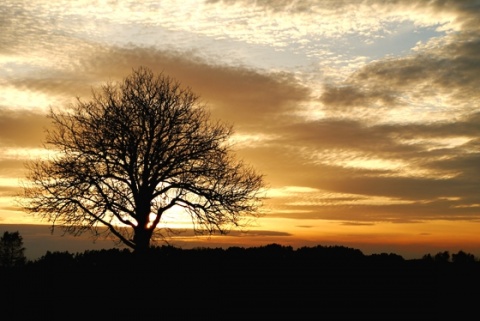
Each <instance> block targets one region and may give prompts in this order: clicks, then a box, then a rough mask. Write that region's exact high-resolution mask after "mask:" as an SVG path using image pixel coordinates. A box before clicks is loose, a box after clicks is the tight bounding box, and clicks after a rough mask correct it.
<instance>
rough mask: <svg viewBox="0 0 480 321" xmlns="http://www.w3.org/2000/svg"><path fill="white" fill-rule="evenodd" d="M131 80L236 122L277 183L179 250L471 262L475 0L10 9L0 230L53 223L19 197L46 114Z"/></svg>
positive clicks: (477, 157) (28, 234)
mask: <svg viewBox="0 0 480 321" xmlns="http://www.w3.org/2000/svg"><path fill="white" fill-rule="evenodd" d="M139 66H146V67H148V68H150V69H152V70H153V71H154V72H163V73H165V74H168V75H169V76H172V77H174V78H175V79H177V80H178V81H180V82H181V83H182V84H183V85H184V86H186V87H187V86H188V87H190V88H191V89H192V91H193V92H195V93H197V94H198V95H199V96H200V97H201V100H202V102H205V104H206V105H207V106H208V108H209V109H210V110H211V112H212V116H213V117H216V118H218V119H220V120H222V121H224V122H226V123H229V124H232V125H233V126H234V129H235V135H234V137H233V139H234V140H235V142H236V145H235V146H236V147H235V150H236V152H237V156H238V157H239V158H241V159H243V160H245V162H247V163H249V164H251V165H253V166H254V167H255V168H256V169H257V170H258V171H259V172H261V173H263V174H264V175H265V180H266V183H267V184H268V187H269V189H268V197H269V199H268V200H267V202H266V203H265V206H264V207H263V208H262V214H263V215H262V217H261V218H259V219H258V220H257V221H256V222H255V223H254V225H252V226H251V227H250V229H249V231H247V233H242V232H240V231H234V232H232V233H231V234H230V235H229V236H224V237H212V238H210V239H204V238H198V237H194V236H192V235H190V234H189V233H184V234H181V235H179V236H177V237H175V238H173V239H172V244H173V245H178V246H181V247H188V246H192V245H198V246H233V245H234V246H257V245H265V244H270V243H279V244H283V245H291V246H293V247H295V248H296V247H300V246H315V245H343V246H348V247H354V248H357V249H360V250H362V251H363V252H364V253H365V254H370V253H380V252H387V253H390V252H394V253H397V254H400V255H402V256H404V257H405V258H417V257H421V256H422V255H424V254H426V253H432V254H435V253H437V252H439V251H444V250H448V251H450V252H451V253H456V252H458V251H459V250H463V251H465V252H469V253H473V254H474V255H475V256H477V257H480V2H479V1H453V0H452V1H448V0H447V1H444V0H442V1H422V0H418V1H380V0H371V1H353V0H352V1H348V0H345V1H341V0H324V1H321V0H312V1H308V0H303V1H302V0H298V1H288V0H270V1H269V0H263V1H261V0H258V1H248V0H245V1H242V0H224V1H221V0H218V1H216V0H210V1H200V0H197V1H195V0H191V1H185V0H182V1H127V0H125V1H93V0H92V1H87V0H85V1H66V0H65V1H59V0H53V1H52V0H46V1H40V0H38V1H37V0H29V1H22V0H3V1H2V2H1V3H0V146H1V149H0V224H1V225H0V231H3V230H11V229H12V228H15V229H17V228H18V227H21V226H22V225H21V224H47V223H46V222H42V221H39V220H38V218H34V217H32V216H28V215H26V214H25V213H23V212H22V211H21V209H20V208H19V207H18V206H17V203H16V201H15V195H16V194H17V193H19V192H20V191H21V189H20V186H21V185H20V184H21V182H22V180H23V179H24V176H25V173H26V172H25V167H24V162H25V161H26V160H29V159H35V158H38V157H41V155H44V154H45V151H44V150H43V149H42V142H43V139H44V138H45V133H44V129H45V128H47V127H48V126H49V124H50V123H49V120H48V119H47V118H46V117H45V115H46V112H47V111H48V110H49V108H50V107H55V108H59V107H60V108H61V107H62V106H67V105H68V104H70V103H72V102H74V101H75V98H76V97H80V98H81V99H82V100H89V99H90V97H91V89H92V87H93V88H96V87H98V86H99V85H101V84H104V83H106V82H113V81H117V80H121V79H122V78H124V77H126V76H127V75H129V74H130V73H131V72H132V69H133V68H137V67H139ZM11 224H13V225H11ZM20 231H21V234H22V235H23V237H24V241H25V245H26V248H27V253H29V254H30V256H34V253H33V248H35V249H37V251H45V250H48V249H50V250H56V249H61V250H77V249H79V247H78V246H79V244H80V243H79V242H80V240H75V239H74V238H72V237H63V238H62V237H61V235H59V234H58V233H55V235H50V234H49V230H48V226H40V227H32V226H28V228H27V225H25V228H24V229H21V230H20ZM75 242H76V243H75ZM82 242H83V243H82V246H86V247H89V246H90V248H93V247H94V246H103V245H105V246H112V243H111V242H109V243H102V242H100V243H96V244H93V243H92V241H91V240H86V241H85V240H82ZM99 244H100V245H99ZM42 246H43V247H42ZM69 246H70V247H69ZM28 251H30V252H28ZM35 254H38V253H35Z"/></svg>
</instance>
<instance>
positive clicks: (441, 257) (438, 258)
mask: <svg viewBox="0 0 480 321" xmlns="http://www.w3.org/2000/svg"><path fill="white" fill-rule="evenodd" d="M434 260H435V262H440V263H446V262H449V261H450V252H448V251H443V252H438V253H437V254H435V257H434Z"/></svg>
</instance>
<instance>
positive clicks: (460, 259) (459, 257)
mask: <svg viewBox="0 0 480 321" xmlns="http://www.w3.org/2000/svg"><path fill="white" fill-rule="evenodd" d="M452 262H453V263H456V264H471V263H474V262H475V256H474V255H473V254H470V253H466V252H464V251H458V252H457V253H456V254H452Z"/></svg>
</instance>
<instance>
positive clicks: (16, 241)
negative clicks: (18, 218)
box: [0, 231, 26, 267]
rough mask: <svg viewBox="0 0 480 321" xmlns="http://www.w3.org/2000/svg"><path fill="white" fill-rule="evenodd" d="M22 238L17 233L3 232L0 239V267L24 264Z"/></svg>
mask: <svg viewBox="0 0 480 321" xmlns="http://www.w3.org/2000/svg"><path fill="white" fill-rule="evenodd" d="M25 262H26V257H25V248H24V247H23V238H22V236H21V235H20V233H19V232H18V231H16V232H8V231H5V232H4V233H3V236H2V237H1V238H0V266H1V267H15V266H20V265H23V264H25Z"/></svg>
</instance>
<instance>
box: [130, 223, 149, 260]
mask: <svg viewBox="0 0 480 321" xmlns="http://www.w3.org/2000/svg"><path fill="white" fill-rule="evenodd" d="M151 237H152V230H150V229H149V228H146V227H144V226H137V227H136V228H135V235H134V236H133V242H134V243H135V249H134V252H135V253H137V254H141V255H144V254H146V253H147V252H148V250H149V249H150V238H151Z"/></svg>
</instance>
